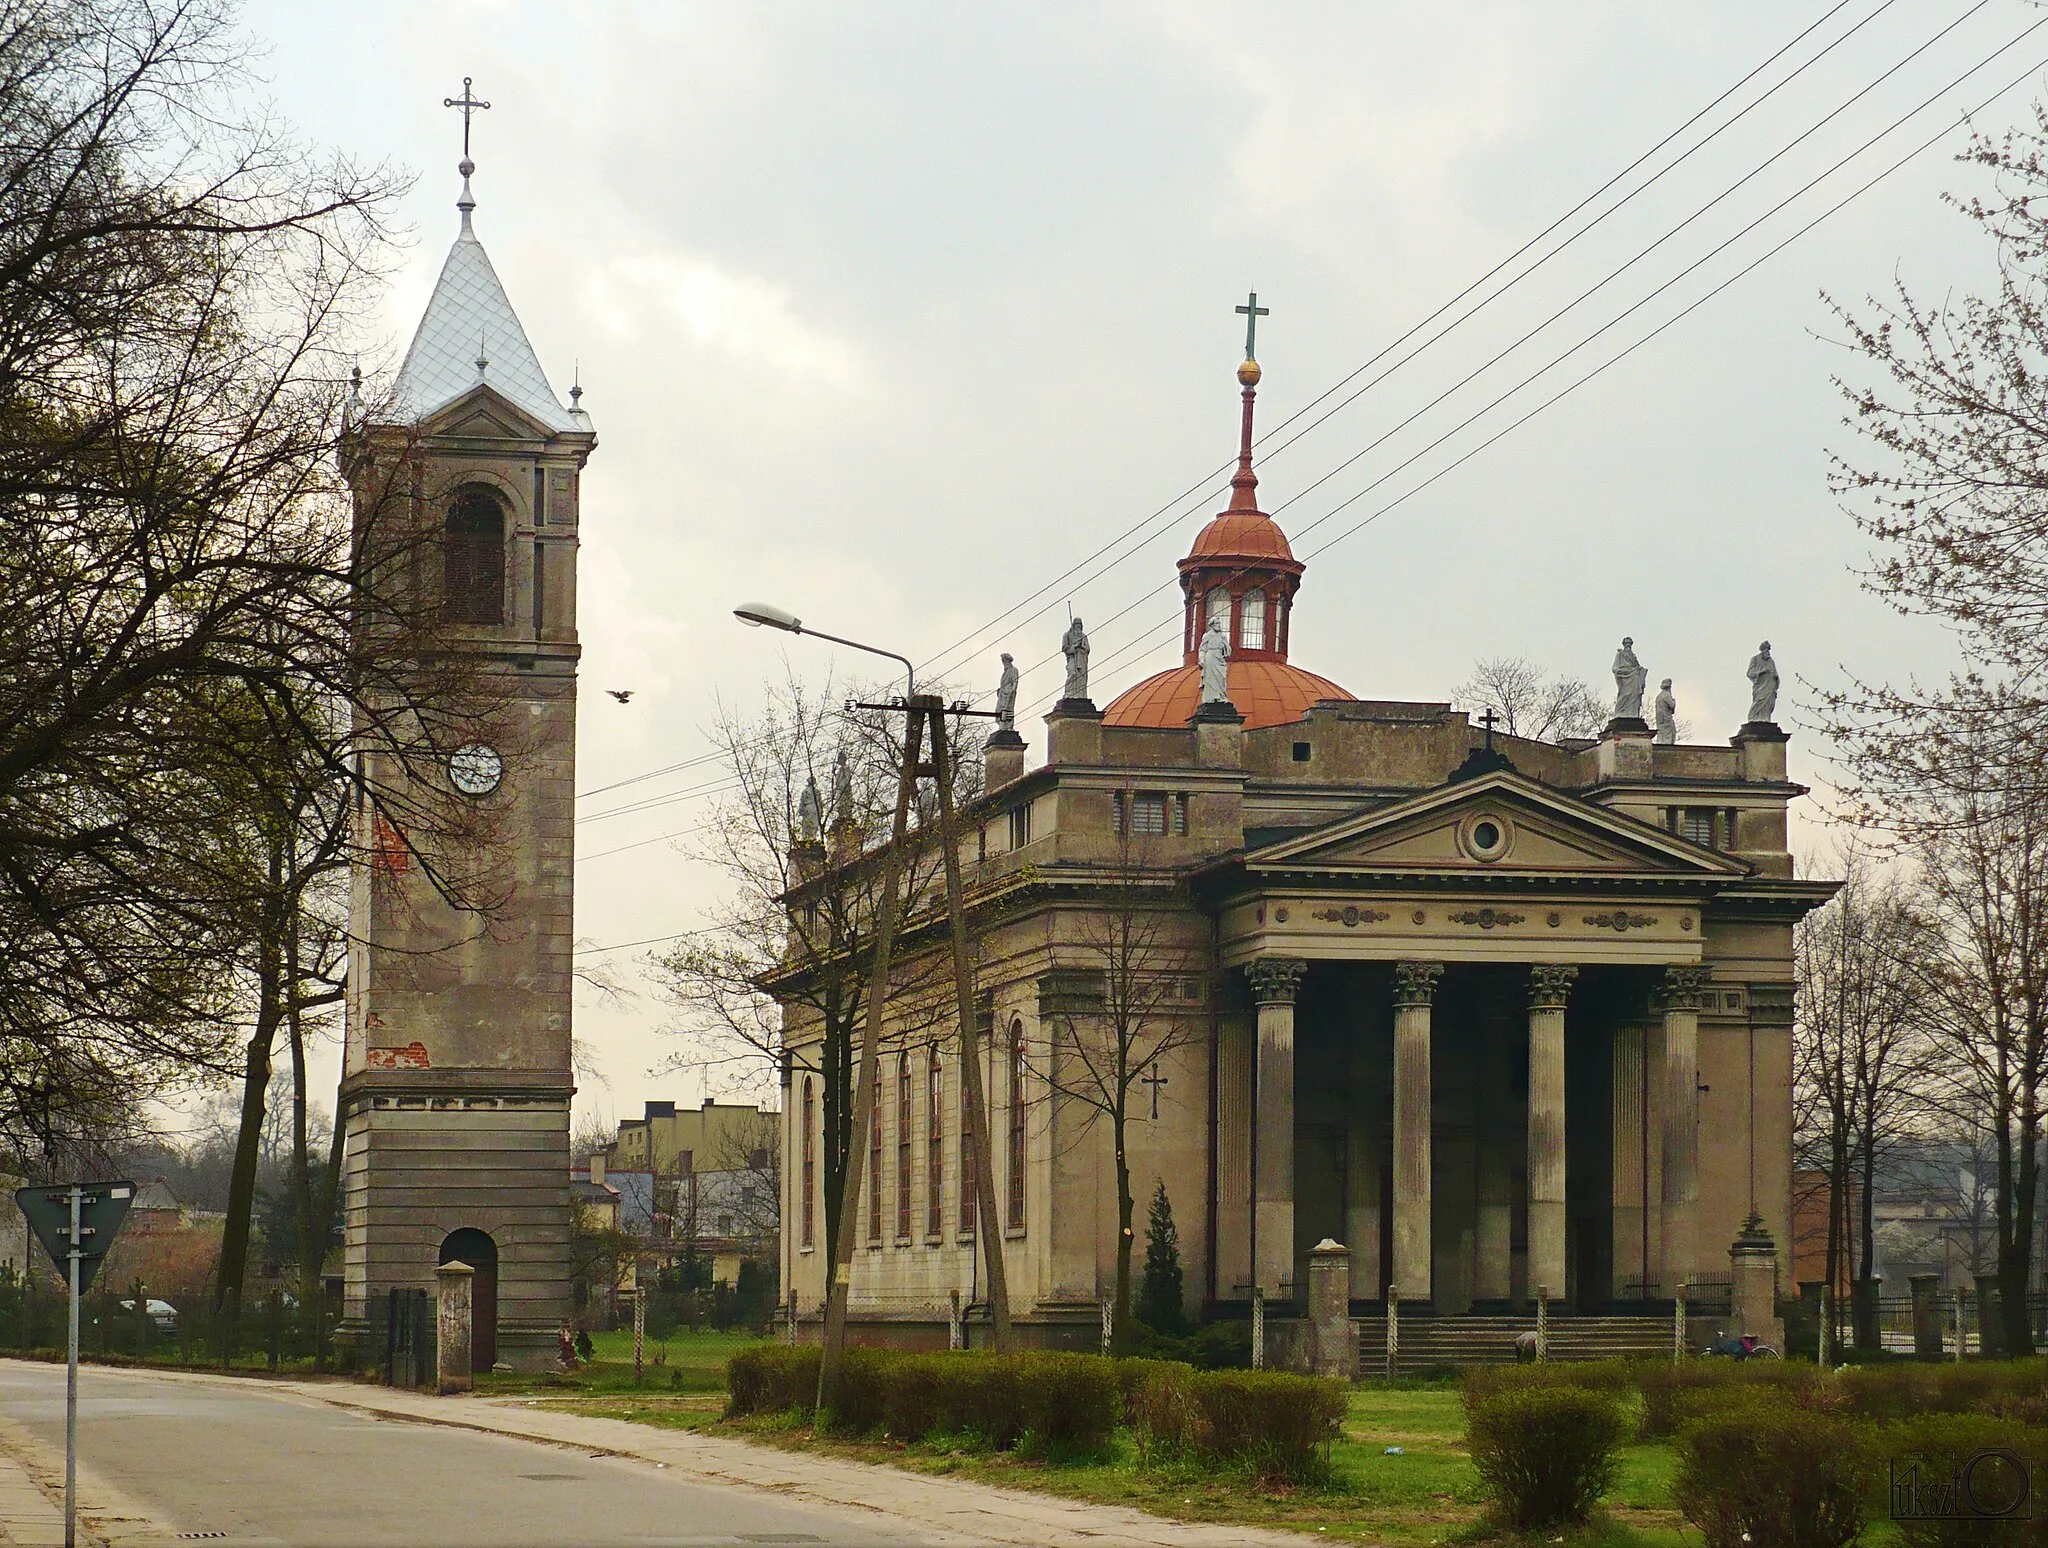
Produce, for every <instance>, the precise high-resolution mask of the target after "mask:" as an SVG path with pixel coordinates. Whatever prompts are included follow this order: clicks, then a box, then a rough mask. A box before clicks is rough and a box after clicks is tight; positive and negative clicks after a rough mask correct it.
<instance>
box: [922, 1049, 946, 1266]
mask: <svg viewBox="0 0 2048 1548" xmlns="http://www.w3.org/2000/svg"><path fill="white" fill-rule="evenodd" d="M945 1090H946V1081H945V1067H944V1065H942V1064H941V1063H940V1062H939V1051H938V1049H936V1048H934V1049H933V1050H932V1051H931V1062H930V1064H929V1065H928V1066H927V1068H926V1070H925V1077H924V1192H925V1201H924V1234H925V1235H926V1236H932V1237H936V1236H937V1235H938V1234H939V1233H940V1232H942V1231H944V1230H945V1229H946V1218H945V1214H944V1195H945V1189H944V1188H943V1187H942V1186H941V1184H942V1182H943V1180H944V1178H945V1175H946V1101H945Z"/></svg>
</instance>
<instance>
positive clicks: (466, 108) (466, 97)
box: [441, 75, 490, 177]
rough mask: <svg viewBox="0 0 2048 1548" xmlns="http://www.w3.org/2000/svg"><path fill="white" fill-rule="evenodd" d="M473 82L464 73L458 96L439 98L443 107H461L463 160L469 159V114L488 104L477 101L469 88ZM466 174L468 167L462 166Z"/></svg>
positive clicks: (477, 111)
mask: <svg viewBox="0 0 2048 1548" xmlns="http://www.w3.org/2000/svg"><path fill="white" fill-rule="evenodd" d="M473 84H474V78H473V77H471V76H467V75H465V76H464V77H463V78H462V95H461V96H459V97H443V98H442V99H441V106H443V107H452V108H461V109H462V159H463V160H464V161H467V160H469V118H470V115H471V114H472V113H481V112H482V111H484V109H486V108H488V107H489V106H490V103H488V102H483V101H479V100H478V98H477V95H476V93H475V92H473V91H471V90H470V87H471V86H472V85H473ZM468 175H469V169H468V168H467V167H465V168H463V176H465V177H467V176H468Z"/></svg>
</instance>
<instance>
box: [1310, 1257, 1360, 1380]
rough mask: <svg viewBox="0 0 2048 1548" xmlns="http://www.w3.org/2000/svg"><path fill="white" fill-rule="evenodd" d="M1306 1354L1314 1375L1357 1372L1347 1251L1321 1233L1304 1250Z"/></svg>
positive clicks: (1344, 1375)
mask: <svg viewBox="0 0 2048 1548" xmlns="http://www.w3.org/2000/svg"><path fill="white" fill-rule="evenodd" d="M1308 1358H1309V1368H1310V1369H1311V1370H1313V1371H1314V1372H1315V1374H1316V1375H1318V1376H1336V1377H1339V1378H1341V1379H1342V1380H1344V1381H1350V1380H1351V1379H1352V1378H1353V1377H1355V1376H1357V1374H1358V1344H1357V1338H1356V1335H1355V1333H1354V1331H1353V1329H1352V1326H1351V1252H1350V1250H1349V1249H1348V1248H1346V1247H1344V1246H1343V1245H1342V1244H1341V1243H1338V1242H1334V1241H1332V1240H1331V1239H1330V1238H1329V1237H1327V1236H1326V1237H1324V1238H1323V1239H1322V1240H1321V1241H1319V1242H1317V1243H1316V1244H1315V1246H1313V1247H1311V1248H1310V1249H1309V1252H1308Z"/></svg>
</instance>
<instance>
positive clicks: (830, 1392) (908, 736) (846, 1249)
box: [818, 698, 924, 1413]
mask: <svg viewBox="0 0 2048 1548" xmlns="http://www.w3.org/2000/svg"><path fill="white" fill-rule="evenodd" d="M917 704H918V700H917V699H916V698H912V699H911V700H910V701H909V706H910V713H909V716H908V719H907V722H906V724H905V725H904V728H903V767H902V770H901V772H900V774H899V776H898V779H897V781H896V816H895V820H894V822H893V823H892V824H891V826H890V831H889V847H888V848H887V849H886V850H884V851H883V853H882V902H881V912H880V915H879V917H877V919H876V920H875V925H874V930H875V953H874V958H873V960H872V962H871V964H870V966H869V968H868V1003H867V1010H866V1013H865V1015H864V1016H863V1017H862V1021H861V1029H860V1068H859V1070H858V1071H857V1072H856V1074H855V1077H854V1085H853V1143H852V1144H851V1145H849V1146H847V1154H846V1167H845V1170H844V1172H843V1174H842V1175H841V1178H840V1183H839V1231H838V1234H837V1235H836V1236H835V1237H834V1238H833V1242H832V1268H831V1274H830V1277H829V1278H828V1279H827V1280H826V1281H825V1328H824V1333H823V1335H822V1337H823V1343H822V1346H821V1348H820V1350H819V1356H818V1409H819V1412H820V1413H830V1412H832V1410H833V1409H834V1407H836V1406H837V1403H838V1400H839V1377H840V1372H841V1369H842V1367H843V1366H844V1364H845V1359H846V1297H847V1291H848V1290H849V1289H850V1288H851V1287H852V1284H853V1238H854V1236H855V1234H856V1231H857V1223H858V1218H859V1213H860V1184H861V1173H862V1172H863V1170H864V1169H865V1167H866V1162H867V1152H868V1134H869V1131H870V1129H871V1127H872V1125H873V1124H874V1121H875V1083H876V1081H877V1079H878V1078H879V1076H880V1074H881V1062H882V1053H881V1042H882V1007H883V1005H884V1003H885V1002H886V1001H887V999H888V992H889V949H890V947H891V946H892V945H894V943H895V934H896V903H897V894H898V893H899V892H900V891H901V890H902V887H903V845H904V840H905V837H906V836H907V834H908V832H909V828H910V802H911V798H912V797H913V796H914V795H916V793H917V770H918V749H919V746H920V744H921V741H922V736H923V731H924V715H923V712H922V711H921V710H920V709H918V708H917V707H916V706H917ZM856 863H858V862H856Z"/></svg>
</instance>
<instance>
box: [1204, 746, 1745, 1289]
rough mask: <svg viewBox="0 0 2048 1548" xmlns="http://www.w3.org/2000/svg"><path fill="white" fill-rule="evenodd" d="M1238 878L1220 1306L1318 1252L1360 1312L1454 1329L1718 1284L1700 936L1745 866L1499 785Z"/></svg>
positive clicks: (1228, 944) (1500, 774)
mask: <svg viewBox="0 0 2048 1548" xmlns="http://www.w3.org/2000/svg"><path fill="white" fill-rule="evenodd" d="M1227 870H1228V873H1229V874H1228V875H1227V876H1226V875H1218V876H1217V877H1216V879H1215V885H1216V886H1217V888H1218V891H1219V893H1220V894H1224V895H1222V896H1219V900H1218V915H1219V918H1220V920H1221V925H1222V929H1221V941H1220V946H1221V959H1222V961H1223V963H1224V964H1225V965H1226V966H1235V967H1238V968H1241V969H1242V971H1243V975H1244V983H1245V995H1246V998H1247V1000H1248V1001H1249V1002H1250V1008H1251V1011H1252V1016H1251V1021H1252V1026H1251V1027H1249V1028H1246V1029H1245V1030H1246V1031H1250V1032H1252V1033H1253V1036H1252V1037H1251V1039H1250V1042H1251V1046H1250V1048H1249V1049H1248V1050H1247V1052H1248V1053H1249V1054H1250V1057H1249V1058H1233V1057H1232V1056H1231V1053H1232V1051H1231V1050H1230V1048H1229V1047H1228V1046H1227V1044H1228V1043H1229V1041H1230V1040H1231V1038H1232V1037H1233V1036H1234V1035H1235V1034H1236V1032H1237V1029H1236V1028H1233V1027H1232V1026H1231V1025H1230V1024H1229V1018H1226V1021H1225V1025H1224V1027H1223V1029H1222V1031H1221V1037H1222V1040H1223V1042H1224V1043H1225V1045H1226V1046H1224V1047H1222V1048H1220V1049H1219V1078H1220V1081H1221V1082H1223V1083H1224V1084H1227V1083H1228V1082H1229V1081H1230V1080H1231V1079H1232V1077H1233V1076H1234V1077H1235V1079H1236V1080H1237V1082H1239V1083H1240V1085H1242V1086H1247V1087H1248V1089H1239V1090H1228V1089H1219V1092H1218V1115H1219V1124H1220V1126H1221V1132H1219V1148H1220V1150H1221V1151H1222V1152H1223V1153H1224V1154H1229V1153H1230V1152H1232V1151H1233V1150H1234V1149H1237V1148H1239V1147H1236V1146H1233V1145H1232V1138H1233V1136H1232V1135H1231V1134H1230V1133H1229V1130H1230V1127H1231V1125H1232V1124H1233V1123H1235V1122H1239V1121H1242V1122H1244V1123H1245V1124H1246V1125H1247V1126H1248V1130H1249V1132H1248V1134H1247V1135H1246V1136H1245V1138H1246V1140H1247V1143H1246V1144H1244V1145H1243V1146H1242V1150H1243V1153H1245V1154H1246V1155H1248V1156H1249V1157H1250V1159H1251V1163H1252V1164H1251V1167H1250V1173H1251V1175H1250V1176H1249V1177H1247V1178H1244V1179H1242V1180H1241V1181H1242V1182H1243V1184H1244V1191H1243V1192H1236V1191H1235V1185H1236V1183H1237V1182H1238V1181H1240V1180H1238V1179H1232V1178H1228V1177H1220V1178H1219V1200H1218V1204H1219V1208H1218V1217H1219V1218H1218V1245H1219V1250H1220V1251H1222V1252H1223V1253H1225V1254H1226V1255H1227V1254H1229V1253H1230V1251H1231V1248H1232V1246H1233V1245H1234V1244H1233V1242H1232V1236H1233V1232H1232V1230H1231V1225H1232V1224H1233V1222H1232V1220H1231V1217H1232V1215H1233V1214H1239V1215H1242V1216H1243V1247H1242V1250H1241V1257H1242V1263H1243V1267H1244V1270H1245V1272H1243V1273H1242V1275H1234V1276H1231V1278H1229V1279H1228V1280H1226V1281H1225V1282H1224V1283H1222V1284H1219V1287H1218V1294H1219V1296H1228V1295H1229V1294H1230V1293H1232V1291H1236V1292H1238V1293H1241V1294H1242V1293H1249V1290H1250V1288H1251V1287H1252V1286H1254V1285H1256V1286H1257V1287H1258V1289H1259V1290H1260V1291H1262V1292H1263V1293H1264V1294H1265V1296H1266V1297H1267V1298H1268V1299H1288V1300H1291V1299H1294V1298H1296V1296H1297V1295H1298V1293H1299V1291H1300V1288H1301V1287H1302V1286H1303V1285H1304V1284H1305V1277H1304V1276H1305V1264H1306V1255H1307V1251H1308V1248H1309V1247H1310V1246H1311V1245H1312V1244H1313V1243H1314V1242H1316V1241H1317V1240H1320V1239H1322V1238H1323V1237H1326V1236H1329V1237H1335V1238H1336V1239H1338V1240H1342V1241H1345V1242H1346V1243H1348V1244H1349V1245H1350V1247H1351V1252H1352V1264H1353V1283H1354V1286H1355V1287H1356V1289H1355V1292H1354V1293H1355V1294H1356V1295H1357V1296H1358V1298H1360V1299H1378V1298H1379V1296H1380V1295H1381V1294H1382V1293H1384V1292H1385V1291H1387V1290H1388V1289H1389V1288H1390V1287H1391V1288H1392V1289H1393V1290H1395V1291H1398V1293H1399V1295H1400V1297H1401V1298H1402V1300H1403V1301H1404V1302H1411V1303H1412V1302H1422V1303H1427V1304H1428V1305H1430V1306H1433V1307H1434V1308H1435V1309H1436V1310H1438V1311H1439V1312H1443V1313H1456V1312H1462V1311H1466V1310H1470V1309H1472V1308H1474V1307H1475V1306H1499V1305H1508V1304H1521V1303H1526V1302H1527V1301H1529V1300H1530V1299H1532V1298H1534V1297H1536V1296H1538V1295H1546V1296H1548V1297H1549V1298H1550V1299H1552V1300H1556V1301H1564V1302H1569V1303H1571V1304H1574V1305H1578V1306H1582V1307H1585V1308H1588V1309H1590V1308H1591V1307H1594V1306H1597V1305H1604V1304H1607V1303H1610V1302H1617V1301H1625V1300H1629V1299H1641V1298H1644V1297H1655V1296H1659V1295H1663V1296H1668V1295H1670V1294H1673V1293H1674V1292H1675V1289H1676V1287H1678V1286H1680V1285H1684V1284H1686V1283H1688V1282H1690V1281H1691V1280H1693V1279H1694V1278H1695V1277H1696V1276H1697V1275H1698V1274H1699V1272H1700V1268H1699V1264H1698V1263H1697V1261H1696V1258H1695V1239H1696V1236H1697V1225H1696V1220H1695V1215H1696V1206H1697V1196H1698V1180H1699V1166H1698V1152H1699V1133H1698V1111H1699V1105H1698V1096H1699V1084H1700V1081H1699V1068H1698V1023H1699V1004H1700V995H1701V987H1702V983H1703V981H1704V978H1705V974H1704V972H1703V969H1702V966H1701V964H1702V960H1703V956H1704V948H1703V940H1704V937H1705V935H1706V933H1707V932H1706V930H1705V929H1704V928H1703V921H1704V919H1705V917H1706V915H1707V913H1708V911H1710V910H1711V909H1712V907H1713V903H1714V899H1715V897H1716V895H1717V893H1718V892H1719V891H1720V890H1722V888H1723V887H1724V886H1726V885H1729V884H1731V883H1733V882H1735V880H1736V879H1737V877H1738V876H1739V875H1740V873H1741V870H1742V868H1741V867H1739V866H1737V865H1736V864H1734V863H1733V862H1731V861H1729V860H1728V859H1727V858H1726V857H1724V856H1719V855H1715V854H1711V853H1706V852H1702V851H1701V850H1700V849H1698V848H1697V847H1696V846H1692V845H1688V844H1685V843H1683V842H1682V841H1678V840H1675V839H1673V838H1671V836H1670V835H1668V834H1665V833H1661V832H1659V831H1658V830H1656V829H1653V828H1650V827H1648V826H1647V825H1645V824H1642V823H1638V822H1635V821H1632V820H1630V819H1628V818H1626V817H1621V816H1618V815H1617V814H1614V813H1612V812H1607V811H1604V810H1601V809H1599V808H1593V807H1589V806H1588V804H1587V803H1584V802H1582V801H1576V800H1573V799H1571V798H1569V797H1563V796H1560V795H1559V794H1558V793H1557V792H1555V791H1552V790H1548V789H1546V788H1545V787H1542V786H1540V785H1538V784H1537V783H1536V782H1535V781H1533V780H1529V779H1527V778H1525V777H1523V776H1521V775H1519V774H1516V773H1515V772H1514V771H1513V770H1511V769H1494V770H1489V771H1486V772H1484V773H1482V774H1480V775H1478V776H1476V777H1473V778H1470V779H1468V780H1465V781H1461V782H1453V783H1451V784H1448V785H1446V786H1444V787H1441V788H1439V789H1438V790H1435V791H1431V792H1428V793H1426V794H1424V795H1422V796H1419V797H1416V798H1414V799H1411V800H1409V801H1405V802H1400V803H1396V804H1393V805H1390V806H1383V807H1380V808H1378V809H1376V810H1374V811H1372V812H1370V813H1368V814H1365V815H1362V816H1361V817H1359V818H1358V819H1356V820H1354V821H1352V822H1349V823H1337V824H1332V825H1330V826H1328V827H1326V828H1323V829H1321V830H1319V831H1316V832H1314V833H1311V834H1306V835H1298V836H1294V837H1290V838H1289V839H1288V840H1286V841H1284V842H1281V843H1278V844H1274V845H1271V846H1267V847H1264V848H1254V849H1250V850H1249V851H1248V852H1247V853H1246V855H1245V856H1244V858H1243V860H1242V861H1241V862H1237V863H1234V864H1233V865H1232V866H1230V867H1228V868H1227ZM1651 1085H1654V1087H1655V1089H1654V1090H1651V1089H1649V1087H1650V1086H1651ZM1652 1152H1654V1154H1652ZM1226 1267H1227V1265H1226Z"/></svg>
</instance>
